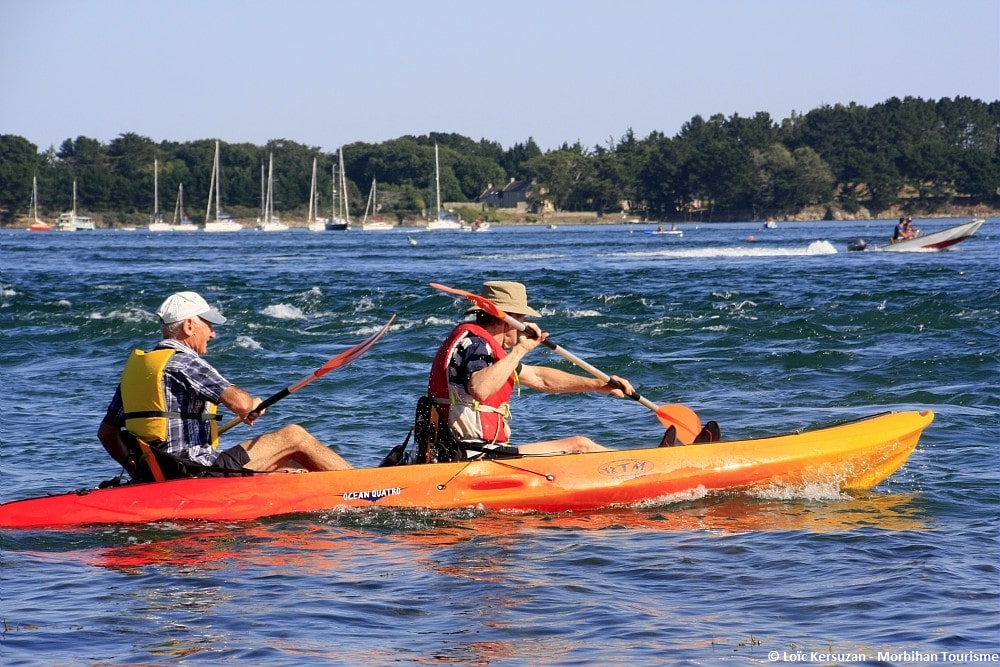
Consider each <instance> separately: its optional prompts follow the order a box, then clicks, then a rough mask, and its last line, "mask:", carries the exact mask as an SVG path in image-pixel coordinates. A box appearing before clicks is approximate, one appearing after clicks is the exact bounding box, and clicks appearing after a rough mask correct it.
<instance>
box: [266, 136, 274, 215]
mask: <svg viewBox="0 0 1000 667" xmlns="http://www.w3.org/2000/svg"><path fill="white" fill-rule="evenodd" d="M273 216H274V153H271V155H270V157H269V158H268V163H267V218H266V221H267V222H271V218H272V217H273Z"/></svg>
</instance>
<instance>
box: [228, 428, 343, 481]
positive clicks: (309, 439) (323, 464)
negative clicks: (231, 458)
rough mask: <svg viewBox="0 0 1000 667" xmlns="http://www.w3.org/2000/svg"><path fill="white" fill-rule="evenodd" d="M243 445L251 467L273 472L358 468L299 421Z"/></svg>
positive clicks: (241, 444) (247, 441)
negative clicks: (297, 469)
mask: <svg viewBox="0 0 1000 667" xmlns="http://www.w3.org/2000/svg"><path fill="white" fill-rule="evenodd" d="M240 446H241V447H243V449H245V450H247V454H249V455H250V462H249V463H247V465H246V467H247V468H250V469H251V470H259V471H271V470H279V469H281V468H286V467H290V466H293V465H298V466H299V467H301V468H305V469H306V470H313V471H319V470H349V469H351V468H353V467H354V466H352V465H351V464H350V463H348V462H347V461H345V460H344V459H343V457H341V456H340V454H337V453H336V452H335V451H333V450H332V449H330V448H329V447H327V446H326V445H324V444H323V443H321V442H320V441H319V440H317V439H316V438H314V437H313V436H312V435H311V434H310V433H309V432H308V431H306V430H305V429H304V428H302V427H301V426H299V425H298V424H290V425H288V426H283V427H282V428H279V429H278V430H277V431H272V432H270V433H265V434H264V435H260V436H257V437H256V438H250V439H249V440H246V441H244V442H241V443H240Z"/></svg>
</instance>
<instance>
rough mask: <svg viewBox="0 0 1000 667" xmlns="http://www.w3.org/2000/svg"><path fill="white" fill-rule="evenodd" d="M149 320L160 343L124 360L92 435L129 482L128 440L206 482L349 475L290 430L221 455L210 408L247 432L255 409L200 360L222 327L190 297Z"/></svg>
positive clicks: (329, 453)
mask: <svg viewBox="0 0 1000 667" xmlns="http://www.w3.org/2000/svg"><path fill="white" fill-rule="evenodd" d="M157 315H158V316H159V318H160V321H161V322H162V327H161V332H162V335H163V340H161V341H160V342H159V343H158V344H157V345H156V347H155V348H154V350H152V351H150V352H148V353H144V352H142V351H136V352H134V353H133V355H132V357H130V359H129V362H128V363H127V364H126V368H125V372H124V373H123V374H122V383H121V384H119V385H118V388H117V389H116V391H115V395H114V397H113V398H112V399H111V403H110V404H109V405H108V410H107V413H106V414H105V417H104V420H103V421H102V422H101V426H100V428H99V429H98V432H97V437H98V438H99V439H100V441H101V443H102V444H103V445H104V448H105V449H106V450H107V451H108V453H109V454H110V455H111V456H112V457H113V458H114V459H115V460H116V461H118V462H119V463H120V464H121V465H122V466H123V467H124V468H125V469H126V470H127V471H128V473H129V474H130V475H131V476H132V477H133V478H135V477H136V460H135V456H134V453H133V451H130V449H129V447H128V446H127V445H126V438H128V437H129V435H128V434H129V432H131V434H132V435H134V436H137V437H138V438H141V439H142V440H143V441H145V442H147V443H148V444H149V445H151V446H152V447H154V448H156V450H158V451H161V452H166V453H167V454H170V455H173V456H174V457H179V458H180V459H182V460H185V461H190V462H191V463H193V464H196V465H195V466H194V467H195V468H197V469H198V470H199V471H200V472H201V473H202V474H208V475H225V474H227V472H228V473H235V474H241V473H244V472H246V471H258V472H263V471H273V470H281V469H285V468H304V469H306V470H346V469H348V468H351V465H350V464H349V463H348V462H347V461H345V460H344V459H343V458H341V457H340V455H338V454H337V453H335V452H334V451H333V450H331V449H330V448H328V447H326V446H325V445H323V444H322V443H321V442H319V441H318V440H317V439H316V438H314V437H313V436H312V435H310V434H309V432H307V431H306V430H305V429H303V428H302V427H301V426H298V425H295V424H292V425H289V426H284V427H282V428H280V429H278V430H276V431H272V432H270V433H265V434H264V435H260V436H257V437H255V438H250V439H249V440H246V441H244V442H241V443H240V444H238V445H235V446H233V447H230V448H229V449H225V450H219V449H216V446H217V445H218V443H217V442H215V441H214V438H215V437H216V435H215V431H216V429H215V425H214V424H215V420H216V419H217V418H218V417H217V415H216V414H215V406H217V405H224V406H226V407H227V408H229V409H230V410H232V411H233V412H234V413H236V414H238V415H240V416H242V417H243V419H244V422H246V423H247V424H252V423H253V421H254V419H256V417H257V416H259V415H255V414H253V409H254V408H255V407H257V405H258V404H259V403H260V399H259V398H254V397H253V396H251V395H250V394H248V393H247V392H246V391H244V390H242V389H240V388H239V387H237V386H236V385H234V384H233V383H231V382H229V381H228V380H227V379H226V378H224V377H223V376H222V375H221V374H220V373H219V372H218V371H217V370H215V368H213V367H212V365H211V364H209V363H208V362H207V361H205V360H204V359H203V358H202V356H201V355H203V354H205V353H206V352H207V351H208V342H209V341H210V340H212V339H213V338H215V335H216V334H215V325H218V324H223V323H224V322H225V321H226V318H225V317H223V316H222V315H221V314H220V313H219V312H218V311H217V310H215V309H214V308H212V307H210V306H209V305H208V303H207V302H206V301H205V300H204V299H203V298H202V297H201V296H200V295H199V294H197V293H195V292H178V293H176V294H172V295H171V296H170V297H168V298H167V299H166V300H165V301H164V302H163V303H162V304H161V305H160V307H159V309H158V310H157ZM125 429H127V431H126V430H125ZM136 431H138V432H136Z"/></svg>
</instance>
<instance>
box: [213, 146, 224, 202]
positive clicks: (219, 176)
mask: <svg viewBox="0 0 1000 667" xmlns="http://www.w3.org/2000/svg"><path fill="white" fill-rule="evenodd" d="M220 190H222V172H221V171H219V142H218V141H216V142H215V219H216V220H218V219H219V218H221V217H222V209H220V208H219V202H220V201H222V197H221V195H220V194H219V191H220Z"/></svg>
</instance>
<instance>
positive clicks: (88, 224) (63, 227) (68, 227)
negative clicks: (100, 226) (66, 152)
mask: <svg viewBox="0 0 1000 667" xmlns="http://www.w3.org/2000/svg"><path fill="white" fill-rule="evenodd" d="M56 227H57V229H59V231H61V232H82V231H88V232H89V231H94V221H93V220H92V219H91V218H89V217H88V216H85V215H77V214H76V179H75V178H74V179H73V210H72V211H67V212H66V213H60V214H59V219H58V220H57V221H56Z"/></svg>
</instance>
